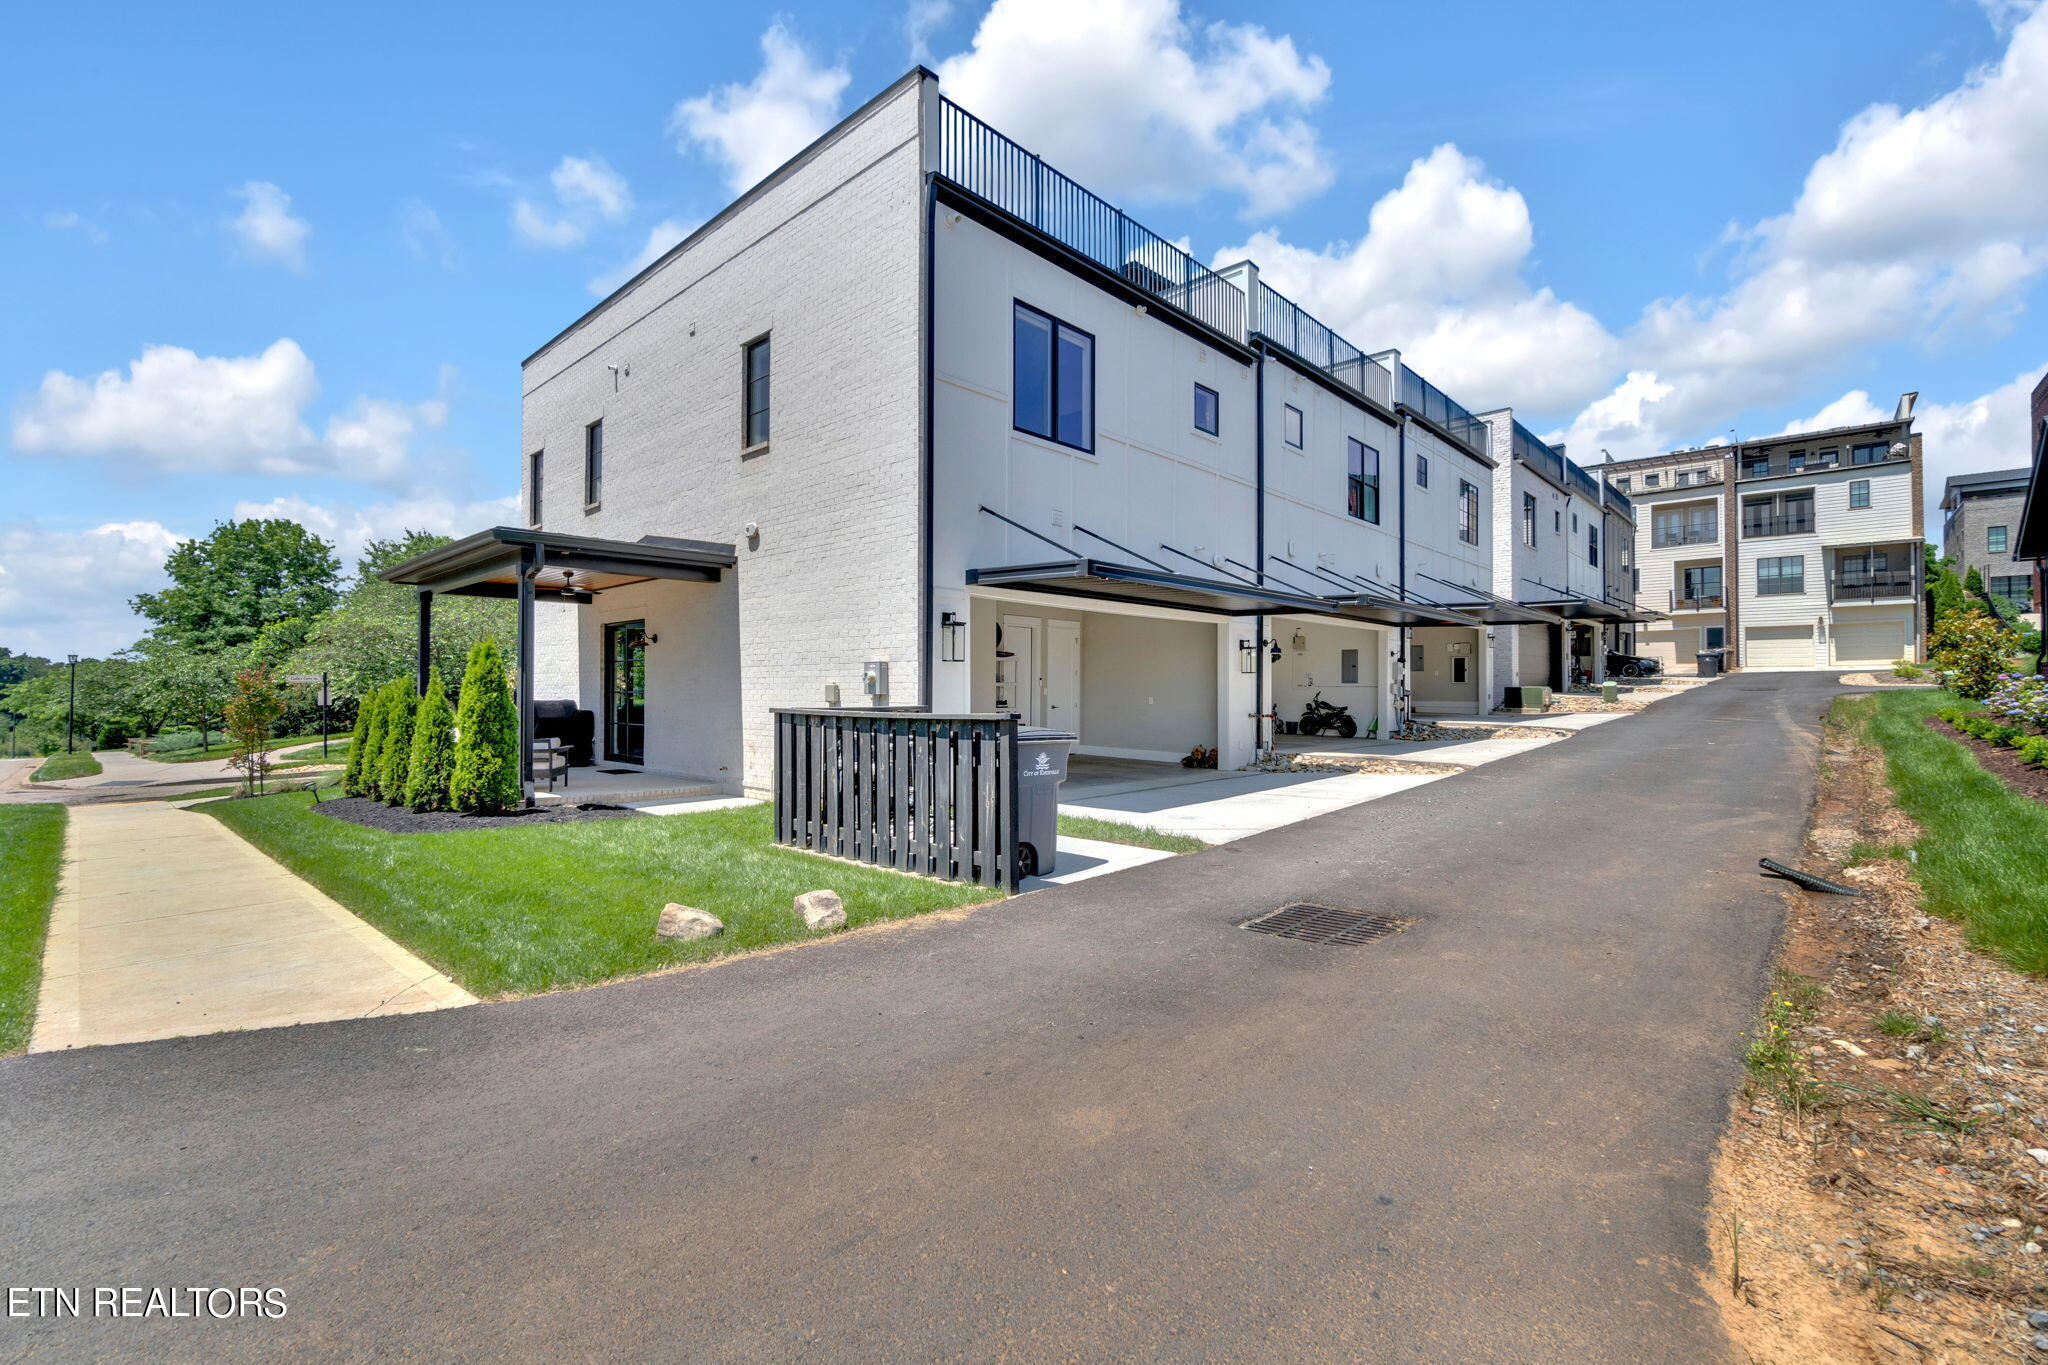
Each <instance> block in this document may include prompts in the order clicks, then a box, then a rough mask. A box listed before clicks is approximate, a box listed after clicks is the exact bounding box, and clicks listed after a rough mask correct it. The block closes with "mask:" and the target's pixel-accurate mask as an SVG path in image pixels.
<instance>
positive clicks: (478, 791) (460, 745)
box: [448, 640, 525, 814]
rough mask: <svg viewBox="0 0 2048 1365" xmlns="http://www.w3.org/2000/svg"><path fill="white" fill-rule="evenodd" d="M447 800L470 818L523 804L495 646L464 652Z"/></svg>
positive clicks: (514, 729)
mask: <svg viewBox="0 0 2048 1365" xmlns="http://www.w3.org/2000/svg"><path fill="white" fill-rule="evenodd" d="M448 798H449V803H450V804H451V805H453V806H454V807H455V809H457V810H459V811H467V812H469V813H471V814H491V813H495V812H497V811H502V810H509V809H511V808H512V807H514V806H516V805H518V804H519V803H520V802H521V801H523V800H524V799H525V792H524V791H523V790H522V788H521V785H520V770H519V715H518V711H517V710H516V709H515V708H514V706H513V704H512V692H511V689H510V688H508V687H507V686H506V685H505V660H504V658H503V656H501V655H500V654H499V653H498V642H497V641H495V640H481V641H479V642H478V643H477V645H476V647H475V648H474V649H472V650H470V651H469V667H468V668H467V670H466V671H465V672H464V673H463V677H462V703H461V706H460V707H459V708H458V709H457V711H456V714H455V775H454V777H453V779H452V780H451V781H450V783H449V790H448Z"/></svg>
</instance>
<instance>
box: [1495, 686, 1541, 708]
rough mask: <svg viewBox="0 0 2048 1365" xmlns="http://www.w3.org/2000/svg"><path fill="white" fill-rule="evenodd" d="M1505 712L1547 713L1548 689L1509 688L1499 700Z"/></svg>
mask: <svg viewBox="0 0 2048 1365" xmlns="http://www.w3.org/2000/svg"><path fill="white" fill-rule="evenodd" d="M1501 709H1502V710H1505V711H1547V710H1549V709H1550V689H1549V688H1547V687H1510V688H1508V689H1506V695H1505V696H1504V697H1503V698H1502V699H1501Z"/></svg>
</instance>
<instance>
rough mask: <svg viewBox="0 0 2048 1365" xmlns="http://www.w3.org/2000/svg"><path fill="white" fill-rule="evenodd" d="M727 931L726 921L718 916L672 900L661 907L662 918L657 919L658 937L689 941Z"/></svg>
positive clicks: (656, 933) (655, 926) (656, 932)
mask: <svg viewBox="0 0 2048 1365" xmlns="http://www.w3.org/2000/svg"><path fill="white" fill-rule="evenodd" d="M724 932H725V921H724V920H722V919H720V918H719V917H718V916H716V915H713V914H710V913H708V912H706V911H703V910H698V909H694V908H693V907H691V906H687V905H677V904H676V903H675V902H674V901H670V902H669V903H668V904H667V905H664V906H662V907H661V918H660V919H659V920H656V921H655V924H654V936H655V937H656V938H673V939H681V940H684V941H686V942H687V941H688V940H690V939H694V938H711V937H714V936H715V935H718V934H722V933H724Z"/></svg>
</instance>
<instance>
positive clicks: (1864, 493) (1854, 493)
mask: <svg viewBox="0 0 2048 1365" xmlns="http://www.w3.org/2000/svg"><path fill="white" fill-rule="evenodd" d="M1849 505H1850V506H1851V507H1868V506H1870V480H1868V479H1851V480H1849Z"/></svg>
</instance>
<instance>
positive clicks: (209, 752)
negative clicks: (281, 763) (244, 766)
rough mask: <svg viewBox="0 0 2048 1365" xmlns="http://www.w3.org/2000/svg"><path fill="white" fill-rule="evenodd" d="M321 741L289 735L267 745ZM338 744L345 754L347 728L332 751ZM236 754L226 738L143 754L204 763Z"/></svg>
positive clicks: (169, 760)
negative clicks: (190, 746) (210, 742)
mask: <svg viewBox="0 0 2048 1365" xmlns="http://www.w3.org/2000/svg"><path fill="white" fill-rule="evenodd" d="M319 742H320V736H318V735H287V736H286V737H285V738H283V739H273V740H272V741H270V744H269V745H268V746H267V747H269V748H272V749H289V748H291V747H292V746H293V745H296V744H318V743H319ZM336 744H339V745H340V752H342V753H343V754H346V753H347V752H348V732H347V731H346V730H344V731H342V732H341V733H340V734H339V735H336V736H334V737H333V738H332V739H330V741H329V744H328V748H329V751H330V752H332V751H333V750H334V748H335V745H336ZM234 756H235V746H234V745H232V744H230V743H228V742H227V741H226V740H222V741H221V742H220V743H218V744H209V745H207V746H206V747H205V748H204V749H179V750H177V751H176V752H174V753H168V754H144V755H143V757H144V758H146V759H149V760H150V761H151V762H154V763H203V762H205V761H207V760H208V759H222V758H233V757H234ZM315 757H318V755H315Z"/></svg>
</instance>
